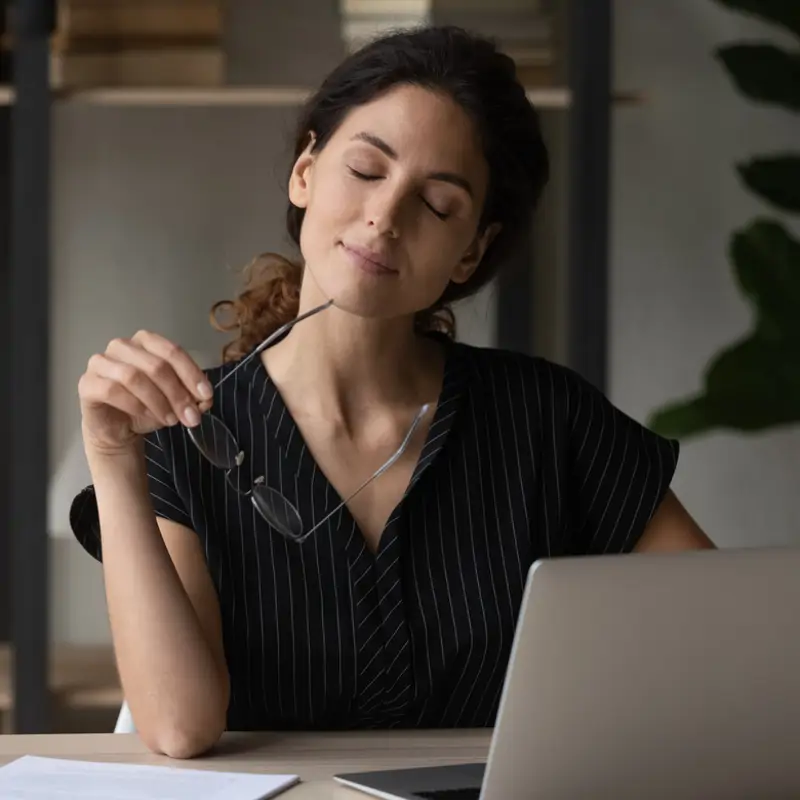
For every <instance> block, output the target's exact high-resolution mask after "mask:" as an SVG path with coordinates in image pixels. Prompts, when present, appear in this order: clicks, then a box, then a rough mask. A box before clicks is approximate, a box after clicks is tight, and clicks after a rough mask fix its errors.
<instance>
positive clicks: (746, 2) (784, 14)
mask: <svg viewBox="0 0 800 800" xmlns="http://www.w3.org/2000/svg"><path fill="white" fill-rule="evenodd" d="M717 2H718V3H719V4H720V5H722V6H725V8H728V9H730V10H731V11H741V12H742V13H743V14H749V15H751V16H754V17H758V18H759V19H762V20H764V22H770V23H773V24H775V25H781V26H782V27H784V28H786V29H787V30H789V31H790V32H791V33H794V34H796V35H797V36H800V3H798V2H797V0H717Z"/></svg>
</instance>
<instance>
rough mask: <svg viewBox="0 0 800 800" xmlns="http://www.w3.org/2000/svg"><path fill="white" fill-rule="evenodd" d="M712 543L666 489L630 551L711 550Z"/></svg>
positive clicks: (712, 547) (670, 491)
mask: <svg viewBox="0 0 800 800" xmlns="http://www.w3.org/2000/svg"><path fill="white" fill-rule="evenodd" d="M713 549H715V547H714V543H713V542H712V541H711V539H709V538H708V536H706V534H705V533H704V532H703V530H702V529H701V528H700V526H699V525H698V524H697V523H696V522H695V521H694V518H693V517H692V516H691V514H689V512H688V511H687V510H686V509H685V508H684V507H683V504H682V503H681V501H680V500H678V498H677V497H676V496H675V493H674V492H673V491H672V489H670V490H669V491H668V492H667V494H666V495H665V496H664V499H663V500H662V501H661V505H659V507H658V508H657V509H656V513H655V514H654V515H653V518H652V519H651V520H650V523H649V525H648V526H647V528H645V531H644V533H643V534H642V538H641V539H639V541H638V542H637V544H636V547H635V548H634V550H635V551H636V552H639V553H647V552H651V553H652V552H656V551H658V552H676V551H679V550H713Z"/></svg>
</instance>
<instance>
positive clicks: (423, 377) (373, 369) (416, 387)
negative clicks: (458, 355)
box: [262, 282, 444, 429]
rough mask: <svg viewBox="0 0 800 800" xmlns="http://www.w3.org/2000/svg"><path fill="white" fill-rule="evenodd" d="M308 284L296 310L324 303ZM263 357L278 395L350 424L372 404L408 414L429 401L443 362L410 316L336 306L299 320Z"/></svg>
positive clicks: (438, 386) (307, 410) (372, 409)
mask: <svg viewBox="0 0 800 800" xmlns="http://www.w3.org/2000/svg"><path fill="white" fill-rule="evenodd" d="M307 284H308V282H305V283H304V289H303V291H302V292H301V298H300V310H299V313H300V314H302V313H305V312H306V311H309V310H310V309H312V308H313V307H315V306H317V305H320V304H322V303H324V302H325V300H326V298H324V297H323V296H322V295H321V294H320V293H319V292H318V291H315V290H313V289H314V288H315V287H311V286H307ZM262 359H263V361H264V364H265V366H266V368H267V371H268V372H269V374H270V377H271V378H272V380H273V381H274V382H275V383H276V385H277V386H278V387H279V389H281V391H282V392H288V391H290V392H291V394H292V395H293V396H294V397H300V398H302V407H303V410H304V412H305V413H307V414H309V415H313V416H314V417H316V418H317V419H327V420H329V421H332V422H335V423H341V424H344V425H345V427H347V428H351V429H352V428H353V427H357V426H358V421H359V420H360V419H363V415H364V414H365V413H368V414H370V415H373V414H374V413H375V411H376V409H384V410H385V411H387V412H389V413H392V412H396V413H399V414H402V415H406V414H407V413H408V412H409V410H414V409H416V408H418V407H419V406H420V405H421V404H422V403H424V402H435V401H436V399H437V397H438V394H439V391H440V389H441V381H442V371H443V364H444V354H443V352H442V349H441V348H440V347H439V346H438V345H437V344H436V343H434V342H432V341H431V340H429V339H427V338H424V337H422V336H420V335H418V334H417V333H416V332H415V331H414V321H413V318H409V317H398V318H394V319H367V318H363V317H358V316H356V315H354V314H350V313H348V312H346V311H343V310H341V309H339V308H337V307H336V305H332V306H331V307H330V308H327V309H325V310H323V311H321V312H319V313H318V314H314V315H313V316H311V317H309V318H308V319H305V320H303V321H302V322H299V323H298V324H297V325H296V326H295V327H293V328H292V329H291V331H290V332H289V333H288V334H287V336H286V337H285V338H284V339H283V340H281V341H280V342H278V343H277V344H275V345H273V346H272V347H270V348H268V349H267V350H266V351H265V352H264V353H263V354H262Z"/></svg>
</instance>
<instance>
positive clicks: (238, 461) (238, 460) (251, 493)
mask: <svg viewBox="0 0 800 800" xmlns="http://www.w3.org/2000/svg"><path fill="white" fill-rule="evenodd" d="M332 305H335V303H334V301H333V300H328V301H326V302H325V303H322V304H321V305H319V306H316V307H315V308H312V309H310V310H309V311H306V312H304V313H303V314H300V315H299V316H297V317H295V318H294V319H292V320H290V321H289V322H286V323H284V324H283V325H281V327H280V328H278V329H277V330H275V331H273V332H272V333H271V334H270V335H269V336H267V338H266V339H264V341H263V342H261V344H259V345H258V346H257V347H256V348H254V349H253V351H252V352H251V353H249V354H248V355H247V356H246V357H245V358H244V359H242V361H240V362H239V364H237V365H236V367H234V369H232V370H231V371H230V372H229V373H227V374H226V375H225V376H224V377H223V378H221V379H220V380H219V381H218V382H217V383H216V385H215V386H214V387H213V391H215V392H216V390H217V389H218V388H219V387H220V386H221V385H222V384H223V383H224V382H225V381H226V380H228V378H230V377H231V376H232V375H234V374H235V373H236V372H237V371H238V370H239V369H240V368H241V367H243V366H244V365H245V364H246V363H247V362H249V361H250V360H251V359H252V358H254V357H255V356H257V355H259V354H260V353H261V352H263V351H264V350H265V349H266V348H267V347H269V346H270V345H271V344H272V343H273V342H275V341H276V340H277V339H279V338H280V337H281V336H283V334H284V333H286V332H287V331H289V330H290V329H291V328H293V327H294V326H295V325H296V324H297V323H298V322H301V321H302V320H304V319H307V318H308V317H311V316H313V315H314V314H318V313H319V312H320V311H324V310H325V309H327V308H330V307H331V306H332ZM430 407H431V403H424V404H423V405H422V406H421V407H420V409H419V411H418V412H417V414H416V416H415V417H414V420H413V421H412V423H411V426H410V427H409V429H408V432H407V433H406V435H405V436H404V438H403V441H402V442H401V443H400V446H399V447H398V448H397V450H395V452H394V453H393V454H392V455H391V456H390V457H389V458H388V459H387V460H386V461H385V462H384V463H383V464H382V465H381V466H380V467H378V469H377V470H376V471H375V472H373V473H372V475H371V476H370V477H369V478H367V479H366V480H365V481H364V482H363V483H362V484H361V485H360V486H359V487H358V488H357V489H355V490H354V491H353V492H351V493H350V494H349V495H348V496H347V497H345V498H344V499H343V500H342V501H341V502H340V503H339V504H338V505H337V506H336V508H334V509H333V510H332V511H330V512H329V513H328V514H326V515H325V516H324V517H323V518H322V519H321V520H319V522H317V523H315V524H314V525H313V526H312V527H311V528H309V529H308V530H306V531H305V532H304V533H302V534H300V535H299V536H292V535H291V534H290V533H287V532H286V531H284V530H281V529H280V528H279V527H278V526H276V525H274V524H273V523H272V522H270V520H269V519H267V517H266V516H265V514H264V512H263V511H262V509H261V508H259V506H258V503H257V501H256V498H255V490H256V488H257V487H258V486H265V487H266V478H265V477H264V476H263V475H261V476H259V477H257V478H255V479H254V480H253V485H252V486H251V488H250V489H248V490H247V491H242V490H241V489H239V488H238V486H237V485H236V484H234V482H233V481H232V480H231V479H230V476H231V474H232V473H233V471H234V470H236V469H239V468H240V467H241V465H242V464H243V463H244V459H245V453H244V450H239V452H238V453H237V455H236V457H235V463H234V465H233V466H231V467H222V466H220V465H218V464H215V463H214V461H212V459H211V458H209V456H208V454H207V453H206V452H205V451H204V449H203V446H202V445H201V444H200V443H199V442H198V441H197V439H196V437H195V434H194V433H193V428H191V427H186V426H185V427H186V430H187V433H188V434H189V438H190V439H191V441H192V444H194V446H195V447H196V448H197V449H198V451H199V452H200V454H201V455H202V456H203V458H205V459H206V461H208V462H209V463H210V464H211V465H212V466H214V467H215V468H217V469H222V470H224V473H225V479H226V482H227V483H228V485H229V486H230V487H231V488H232V489H233V490H234V491H235V492H236V493H237V494H239V495H241V496H243V497H249V498H250V502H251V503H252V505H253V507H254V508H255V509H256V511H258V513H259V514H260V515H261V517H262V519H264V521H265V522H266V523H267V524H268V525H270V526H271V527H273V528H275V530H277V531H278V533H280V534H281V536H283V537H284V538H285V539H289V540H290V541H292V542H295V543H297V544H302V543H303V542H305V541H306V540H307V539H308V538H309V537H310V536H311V535H312V534H313V533H314V532H315V531H316V530H317V529H318V528H320V527H321V526H322V525H324V524H325V523H326V522H327V521H328V520H329V519H330V518H331V517H333V515H334V514H336V513H338V512H339V511H340V510H341V509H343V508H344V507H345V506H346V505H347V504H348V503H349V502H350V501H351V500H352V499H353V498H354V497H355V496H356V495H357V494H359V493H360V492H361V491H363V490H364V489H365V488H366V487H367V486H368V485H369V484H370V483H372V481H374V480H375V479H376V478H378V477H380V476H381V475H382V474H383V473H384V472H386V471H387V470H388V469H390V468H391V467H392V466H393V465H394V464H395V463H396V462H397V461H398V459H400V458H401V456H402V455H403V453H404V452H405V451H406V449H407V447H408V445H409V443H410V441H411V438H412V436H413V435H414V432H415V431H416V429H417V427H418V425H419V423H420V422H421V421H422V419H423V417H424V416H425V414H426V413H427V412H428V411H429V409H430ZM205 414H208V415H209V416H212V417H213V418H214V420H215V422H216V424H218V425H221V426H222V428H223V429H224V430H225V432H226V433H227V435H228V436H229V437H230V441H231V442H233V443H234V444H235V446H236V448H237V449H239V442H238V440H237V439H236V437H235V436H234V435H233V433H232V432H231V430H230V429H229V428H228V426H227V425H226V424H225V423H224V422H223V421H222V420H221V419H220V418H219V417H217V416H214V415H213V414H211V410H210V409H209V410H208V411H206V412H205ZM266 488H269V489H270V491H271V492H274V493H275V494H278V495H279V496H280V497H281V498H282V499H283V500H284V502H285V503H286V504H287V505H288V506H289V507H290V508H292V509H294V511H295V513H296V514H297V516H298V518H299V519H300V520H301V521H302V517H301V516H300V512H299V511H298V509H297V507H296V506H295V505H294V504H293V503H292V502H291V501H290V500H288V499H287V498H286V497H285V496H284V495H282V494H281V493H280V492H277V491H276V490H275V489H271V488H270V487H266Z"/></svg>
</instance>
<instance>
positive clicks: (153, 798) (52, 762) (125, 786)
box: [0, 756, 298, 800]
mask: <svg viewBox="0 0 800 800" xmlns="http://www.w3.org/2000/svg"><path fill="white" fill-rule="evenodd" d="M297 780H298V778H297V775H249V774H244V773H239V772H214V771H212V770H198V769H184V768H182V767H144V766H136V765H134V764H99V763H95V762H86V761H71V760H65V759H57V758H40V757H38V756H23V757H22V758H19V759H17V760H16V761H12V762H11V763H10V764H7V765H6V766H4V767H2V768H0V798H2V800H101V799H102V800H200V798H202V800H263V798H268V797H275V795H277V794H279V793H280V792H282V791H284V790H285V789H288V788H289V787H290V786H292V785H293V784H295V783H297Z"/></svg>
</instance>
